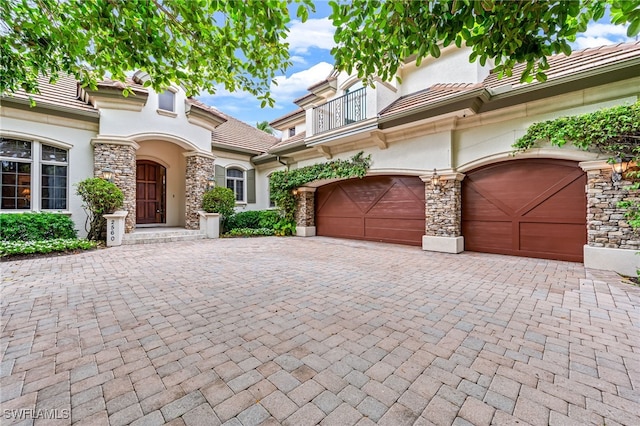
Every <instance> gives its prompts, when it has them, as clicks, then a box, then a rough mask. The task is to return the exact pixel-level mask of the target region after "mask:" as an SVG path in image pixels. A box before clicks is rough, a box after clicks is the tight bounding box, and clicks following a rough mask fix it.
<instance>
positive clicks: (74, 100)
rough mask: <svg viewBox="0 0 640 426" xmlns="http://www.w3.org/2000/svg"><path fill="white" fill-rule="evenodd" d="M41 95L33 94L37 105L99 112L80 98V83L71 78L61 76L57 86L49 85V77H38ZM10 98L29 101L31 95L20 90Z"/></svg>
mask: <svg viewBox="0 0 640 426" xmlns="http://www.w3.org/2000/svg"><path fill="white" fill-rule="evenodd" d="M38 85H39V88H40V93H39V94H32V95H31V97H32V98H33V100H34V101H35V102H36V105H40V106H50V107H53V108H56V107H58V108H69V109H75V110H78V111H94V112H96V113H97V111H96V110H95V109H94V108H93V106H92V105H90V104H88V103H86V102H84V101H82V100H80V99H79V98H78V83H77V82H76V80H75V79H74V78H73V77H71V76H67V75H65V76H61V77H60V78H59V79H58V81H57V82H56V83H55V84H51V83H49V78H48V77H44V76H41V77H38ZM7 97H9V98H14V99H20V100H28V99H29V95H28V94H27V93H26V92H25V91H24V90H20V91H18V92H16V93H14V94H12V95H11V96H7Z"/></svg>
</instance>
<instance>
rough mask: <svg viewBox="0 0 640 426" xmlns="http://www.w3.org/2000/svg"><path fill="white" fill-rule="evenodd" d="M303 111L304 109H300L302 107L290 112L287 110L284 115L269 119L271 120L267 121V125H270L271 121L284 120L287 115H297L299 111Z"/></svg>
mask: <svg viewBox="0 0 640 426" xmlns="http://www.w3.org/2000/svg"><path fill="white" fill-rule="evenodd" d="M303 111H304V109H302V108H298V109H296V110H294V111H291V112H289V113H287V114H285V115H283V116H281V117H278V118H276V119H275V120H271V122H270V123H269V125H271V123H276V122H278V121H283V120H286V119H287V118H289V117H293V116H295V115H297V114H300V113H301V112H303Z"/></svg>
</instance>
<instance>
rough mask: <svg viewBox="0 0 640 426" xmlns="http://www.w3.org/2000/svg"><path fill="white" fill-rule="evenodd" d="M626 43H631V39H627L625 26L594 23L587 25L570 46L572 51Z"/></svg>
mask: <svg viewBox="0 0 640 426" xmlns="http://www.w3.org/2000/svg"><path fill="white" fill-rule="evenodd" d="M628 41H633V39H632V38H629V37H627V27H626V26H622V25H613V24H607V23H600V22H594V23H591V24H589V26H587V30H586V31H585V32H584V33H582V34H579V35H578V36H577V37H576V41H575V42H573V43H571V45H572V47H573V48H574V50H580V49H586V48H589V47H598V46H606V45H608V44H616V43H624V42H628Z"/></svg>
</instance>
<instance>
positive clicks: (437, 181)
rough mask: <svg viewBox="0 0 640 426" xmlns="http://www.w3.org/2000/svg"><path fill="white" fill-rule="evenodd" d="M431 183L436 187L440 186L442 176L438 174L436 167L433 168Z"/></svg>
mask: <svg viewBox="0 0 640 426" xmlns="http://www.w3.org/2000/svg"><path fill="white" fill-rule="evenodd" d="M431 185H433V188H434V189H435V188H438V187H439V186H440V176H438V172H436V169H433V176H431Z"/></svg>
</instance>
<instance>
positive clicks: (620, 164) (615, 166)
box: [611, 157, 629, 182]
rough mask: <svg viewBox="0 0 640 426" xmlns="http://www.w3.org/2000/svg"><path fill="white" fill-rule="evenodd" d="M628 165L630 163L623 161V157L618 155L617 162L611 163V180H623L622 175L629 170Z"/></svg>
mask: <svg viewBox="0 0 640 426" xmlns="http://www.w3.org/2000/svg"><path fill="white" fill-rule="evenodd" d="M628 167H629V163H627V162H626V161H622V158H620V157H616V158H615V162H614V163H612V164H611V169H612V170H613V174H612V175H611V180H612V181H613V182H620V181H621V180H622V175H623V174H624V172H626V171H627V168H628Z"/></svg>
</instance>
